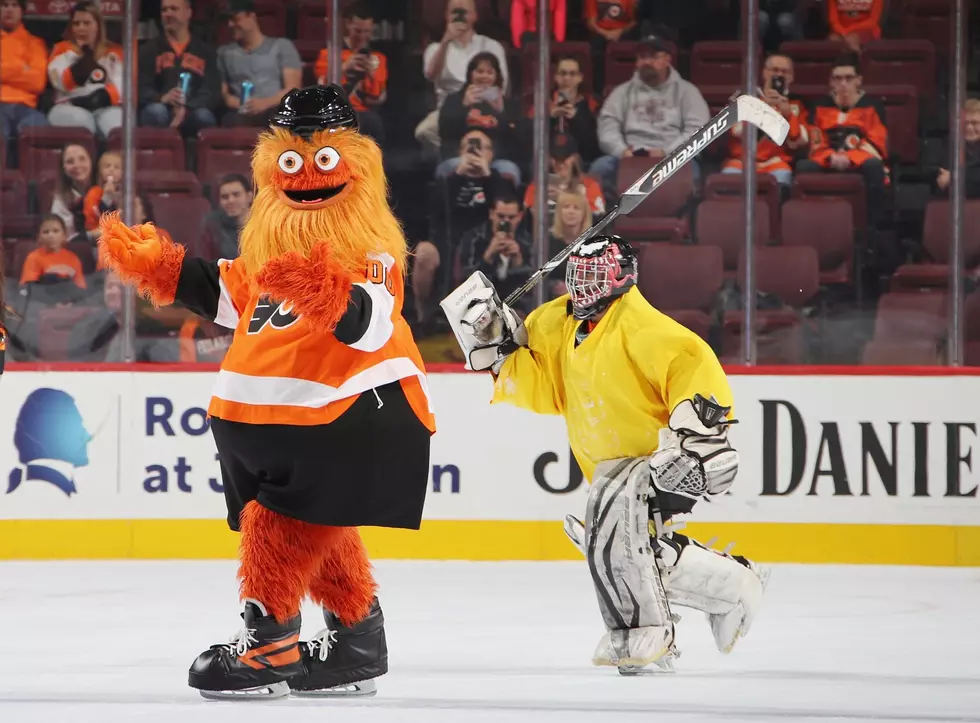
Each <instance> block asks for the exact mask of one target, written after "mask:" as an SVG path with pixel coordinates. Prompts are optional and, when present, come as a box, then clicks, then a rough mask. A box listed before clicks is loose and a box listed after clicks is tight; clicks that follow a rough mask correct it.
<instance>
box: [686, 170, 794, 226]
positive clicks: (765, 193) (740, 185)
mask: <svg viewBox="0 0 980 723" xmlns="http://www.w3.org/2000/svg"><path fill="white" fill-rule="evenodd" d="M755 185H756V193H757V194H758V197H759V198H760V199H761V200H764V201H765V202H766V205H767V206H768V207H769V228H770V230H771V231H772V232H773V239H778V238H779V235H780V234H779V229H780V227H781V224H780V222H779V209H780V204H781V203H782V191H781V190H780V188H779V183H777V182H776V178H775V176H773V175H772V174H770V173H757V174H756V176H755ZM744 193H745V178H744V176H743V175H742V174H741V173H713V174H711V175H710V176H708V179H707V180H706V181H705V182H704V191H703V192H702V194H701V195H702V197H703V198H704V199H705V200H709V199H728V200H732V199H739V198H741V197H742V196H743V195H744Z"/></svg>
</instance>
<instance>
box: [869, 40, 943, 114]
mask: <svg viewBox="0 0 980 723" xmlns="http://www.w3.org/2000/svg"><path fill="white" fill-rule="evenodd" d="M861 75H862V76H863V78H864V84H865V85H866V86H867V85H872V86H877V85H892V84H894V83H897V82H901V83H903V84H907V85H910V86H912V87H913V88H914V89H915V90H916V91H917V92H918V94H919V96H920V97H922V98H925V99H929V100H930V101H934V100H935V96H936V48H935V47H934V46H933V44H932V43H931V42H930V41H928V40H915V39H906V40H892V39H888V40H873V41H871V42H869V43H866V44H865V45H864V46H862V47H861Z"/></svg>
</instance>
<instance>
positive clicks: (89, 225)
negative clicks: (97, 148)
mask: <svg viewBox="0 0 980 723" xmlns="http://www.w3.org/2000/svg"><path fill="white" fill-rule="evenodd" d="M122 180H123V179H122V156H121V155H120V154H119V153H117V152H116V151H106V152H105V153H103V154H102V157H101V158H99V172H98V178H97V181H98V184H97V185H95V186H92V187H91V188H90V189H89V190H88V193H86V194H85V199H84V200H83V201H82V209H83V213H84V215H85V230H86V231H96V230H97V229H98V228H99V219H100V218H102V214H103V213H106V212H108V211H117V210H120V209H121V208H122V201H123V186H122Z"/></svg>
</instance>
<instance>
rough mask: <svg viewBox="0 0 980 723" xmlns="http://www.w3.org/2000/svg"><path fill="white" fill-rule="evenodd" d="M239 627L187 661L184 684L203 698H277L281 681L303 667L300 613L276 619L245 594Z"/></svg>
mask: <svg viewBox="0 0 980 723" xmlns="http://www.w3.org/2000/svg"><path fill="white" fill-rule="evenodd" d="M242 619H244V621H245V627H244V628H242V629H241V630H239V631H238V634H237V635H235V636H234V637H233V638H232V639H231V642H230V643H224V644H221V645H212V646H211V647H210V648H208V649H207V650H205V651H204V652H203V653H201V654H200V655H199V656H197V660H195V661H194V663H193V664H192V665H191V669H190V673H189V675H188V681H187V682H188V684H189V685H190V686H191V687H192V688H197V689H198V690H199V691H201V695H202V696H204V697H205V698H211V699H217V700H227V699H229V698H230V699H234V700H241V699H249V700H252V699H262V700H268V699H270V698H283V697H285V696H287V695H289V684H288V683H287V681H288V680H289V679H290V678H294V677H296V676H298V675H302V673H303V661H302V659H301V658H300V649H299V629H300V616H299V615H297V616H296V617H294V618H293V619H291V620H288V621H287V622H286V623H285V624H280V623H278V622H277V621H276V619H275V618H274V617H273V616H272V615H268V614H266V611H265V610H264V609H263V608H262V606H261V604H259V603H257V602H255V601H252V600H248V601H246V603H245V612H243V613H242Z"/></svg>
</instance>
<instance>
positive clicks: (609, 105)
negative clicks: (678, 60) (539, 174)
mask: <svg viewBox="0 0 980 723" xmlns="http://www.w3.org/2000/svg"><path fill="white" fill-rule="evenodd" d="M672 56H673V44H672V43H670V42H669V41H668V40H665V39H664V38H661V37H658V36H649V37H646V38H644V39H643V40H642V41H640V43H639V45H638V46H637V48H636V72H635V73H634V74H633V77H632V78H630V80H628V81H627V82H625V83H623V84H622V85H619V86H617V87H616V88H615V89H613V91H612V93H610V94H609V97H608V98H606V102H605V103H603V104H602V109H601V110H600V111H599V122H598V128H599V148H600V149H601V150H602V152H603V153H604V154H605V155H603V156H600V157H599V158H597V159H596V160H595V161H593V162H592V165H591V166H590V167H589V173H590V174H591V175H593V176H596V177H598V178H599V179H600V180H601V182H602V189H603V193H604V194H605V196H606V201H607V202H608V203H609V204H613V203H615V202H616V198H617V196H618V194H617V193H616V174H617V172H618V171H619V159H620V158H626V157H628V156H640V155H643V156H648V157H649V158H650V165H651V166H652V165H653V164H654V163H656V162H657V161H659V160H660V159H662V158H663V157H664V156H665V155H666V154H668V153H670V152H671V151H673V150H674V149H675V148H677V147H678V146H679V145H681V143H683V142H684V141H685V140H687V138H688V137H689V136H691V135H692V134H693V133H694V132H695V131H697V130H698V129H699V128H700V127H701V126H703V125H704V124H705V123H707V122H708V120H710V118H711V116H710V114H709V111H708V104H707V103H705V101H704V97H703V96H702V95H701V91H699V90H698V89H697V88H696V87H695V86H694V85H692V84H691V83H689V82H688V81H686V80H684V79H683V78H681V77H680V75H679V74H678V73H677V71H676V70H674V68H673V67H672V66H671V61H672ZM693 165H694V172H695V177H697V175H698V168H697V162H696V161H695V162H693Z"/></svg>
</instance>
